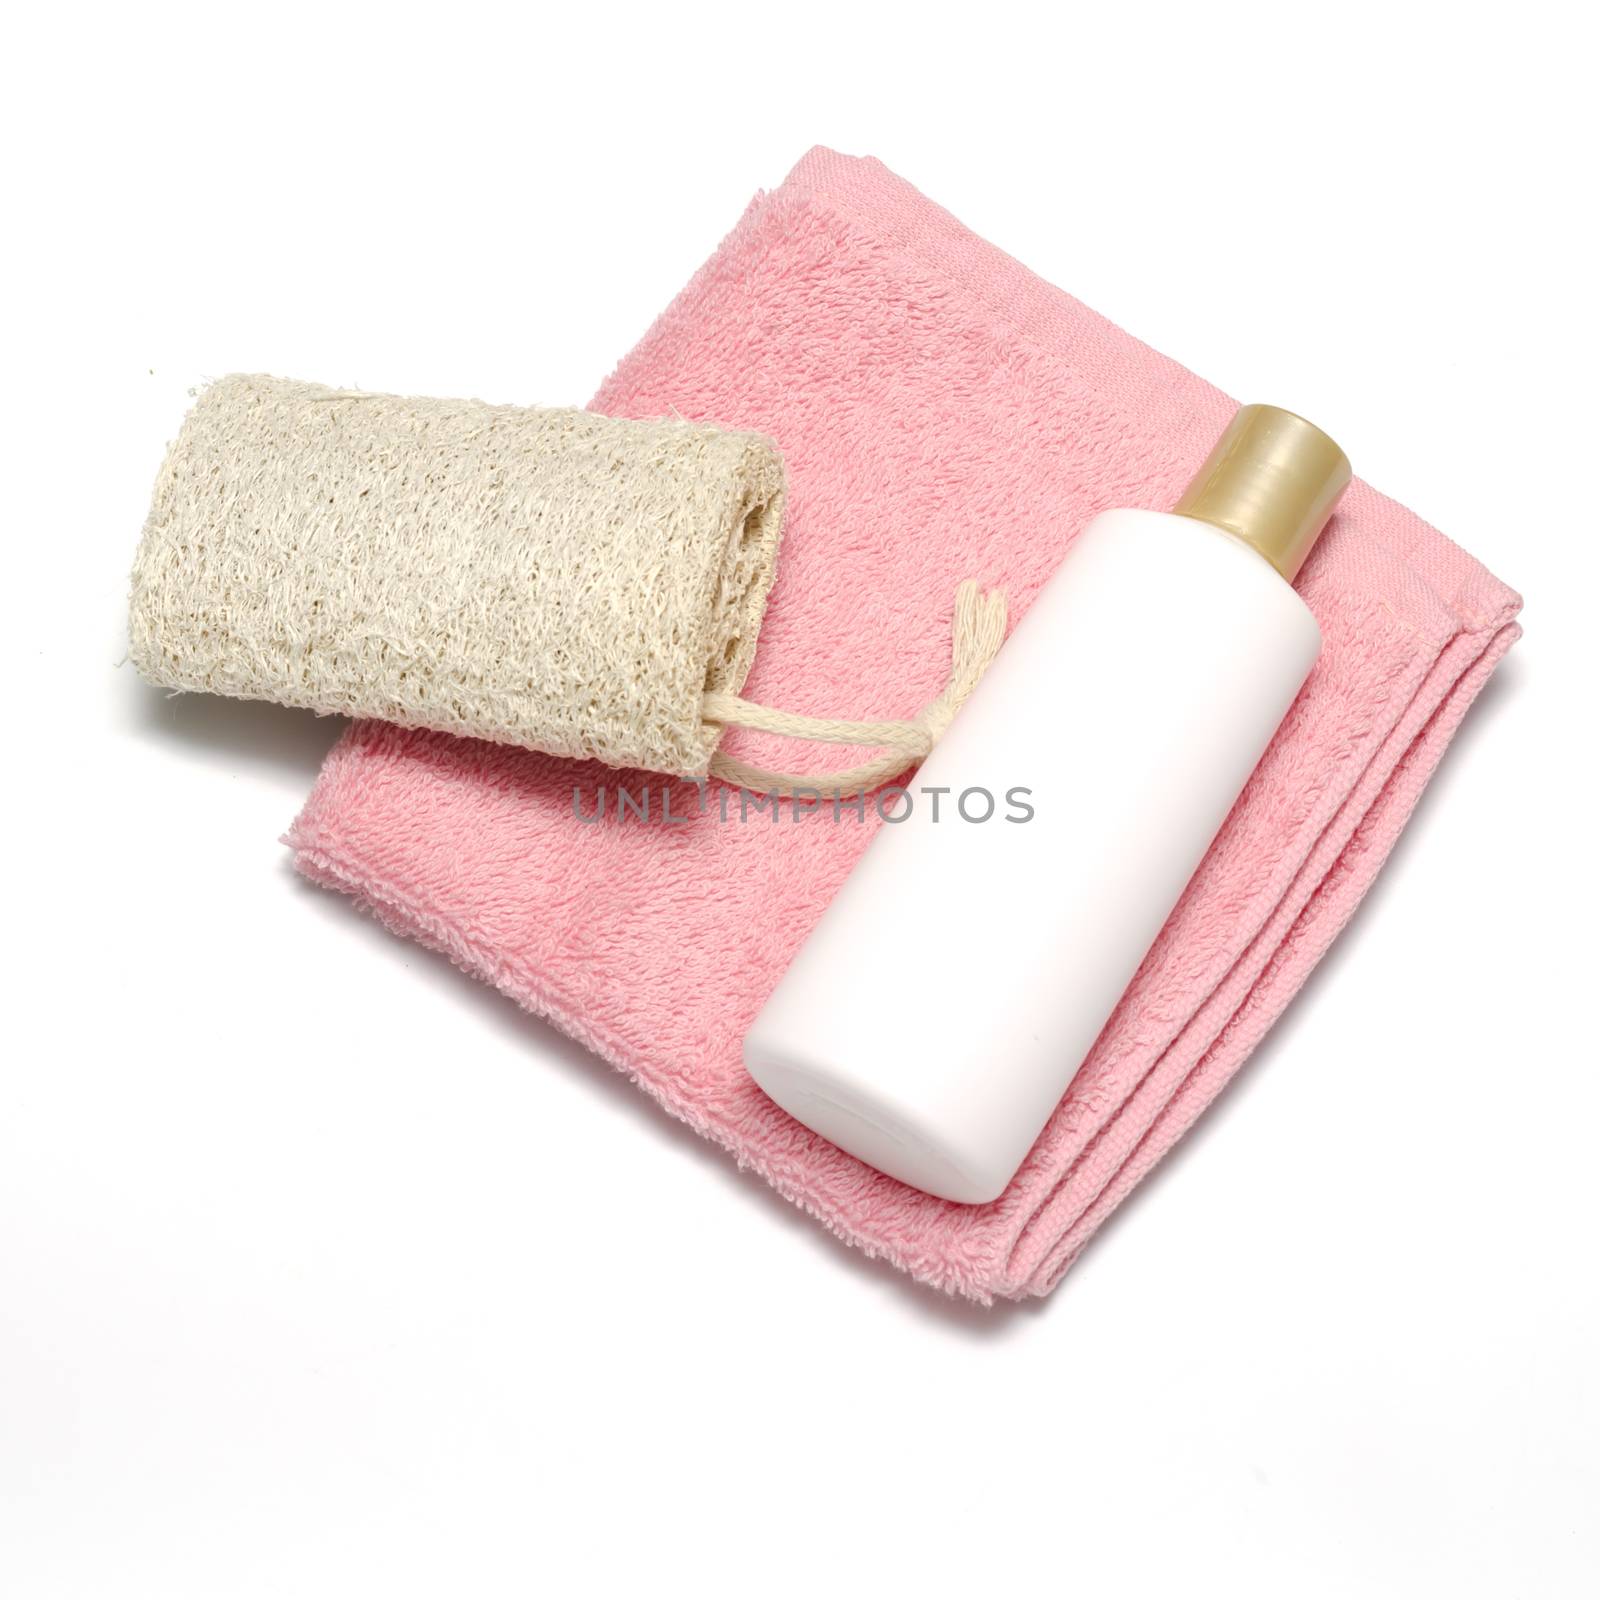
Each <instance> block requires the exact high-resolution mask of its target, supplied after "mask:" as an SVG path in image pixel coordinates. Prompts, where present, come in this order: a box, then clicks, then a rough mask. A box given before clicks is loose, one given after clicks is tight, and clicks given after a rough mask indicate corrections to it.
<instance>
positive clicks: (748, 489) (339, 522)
mask: <svg viewBox="0 0 1600 1600" xmlns="http://www.w3.org/2000/svg"><path fill="white" fill-rule="evenodd" d="M782 518H783V463H782V461H781V460H780V459H779V456H778V453H777V451H776V449H775V448H774V446H773V445H772V444H771V442H770V441H768V440H766V439H763V438H759V437H757V436H755V435H754V434H746V433H728V432H724V431H722V430H721V429H718V428H715V427H710V426H707V425H705V424H702V423H690V422H683V421H621V420H616V419H613V418H610V417H603V416H597V415H595V414H594V413H593V412H590V411H544V410H531V409H528V408H526V407H520V406H491V405H485V404H484V403H483V402H482V401H478V400H418V399H402V398H399V397H397V396H395V395H384V394H364V393H356V392H351V391H348V390H337V389H325V388H323V387H322V386H321V385H319V384H310V383H292V382H288V381H285V380H284V379H281V378H266V377H231V378H224V379H222V380H221V381H220V382H218V383H215V384H213V385H212V386H211V387H210V388H208V389H207V390H205V392H204V393H203V394H202V395H201V396H200V399H199V401H198V403H197V404H196V405H195V407H194V409H193V410H192V411H191V412H190V413H189V416H188V418H187V419H186V420H185V422H184V424H183V428H182V431H181V432H180V433H179V435H178V438H177V440H176V442H175V443H174V444H173V446H172V448H171V450H170V451H169V452H168V454H167V459H166V462H165V464H164V465H163V467H162V469H161V476H160V478H159V479H158V480H157V482H156V489H155V496H154V500H153V503H152V505H151V508H150V517H149V521H148V522H147V523H146V524H145V530H144V538H143V541H142V542H141V544H140V548H139V554H138V559H137V563H136V565H135V567H134V572H133V598H132V604H131V608H130V621H129V632H130V635H131V638H132V655H133V660H134V662H135V664H136V665H137V666H138V668H139V670H140V672H142V673H143V674H144V675H145V677H147V678H149V679H151V680H152V681H153V682H155V683H158V684H162V685H164V686H165V687H167V688H172V689H203V690H210V691H211V692H213V693H216V694H228V695H238V696H242V697H243V698H245V699H252V700H276V701H279V702H281V703H282V704H284V705H290V706H307V707H310V708H311V709H312V710H314V711H329V712H343V713H346V714H348V715H352V716H358V717H382V718H383V719H384V720H385V721H388V722H394V723H399V724H401V725H403V726H405V727H410V728H437V729H443V730H446V731H448V732H451V733H464V734H475V735H478V736H480V737H482V738H485V739H493V740H496V741H499V742H501V743H505V744H513V745H521V746H524V747H526V748H528V749H534V750H543V751H548V752H549V753H550V754H552V755H558V756H587V757H592V758H594V759H596V760H599V761H604V762H606V763H608V764H610V765H612V766H618V767H644V768H648V769H649V770H650V771H653V772H670V773H677V774H683V775H694V774H703V773H704V772H705V771H706V766H707V763H708V761H709V759H710V757H711V754H712V752H713V750H714V749H715V748H716V745H717V743H718V741H719V740H720V738H721V736H722V732H723V730H722V728H721V726H719V725H716V724H712V723H707V722H706V721H704V720H703V719H702V716H701V701H702V698H703V696H704V695H705V694H706V693H707V691H712V692H718V693H727V694H737V693H738V691H739V688H740V686H741V685H742V684H743V682H744V679H745V675H746V674H747V673H748V672H749V670H750V662H751V659H752V657H753V655H754V653H755V647H756V637H757V634H758V632H759V630H760V627H761V614H762V612H763V610H764V609H765V607H766V602H767V591H768V590H769V589H770V588H771V585H772V575H773V568H774V563H775V561H776V558H777V548H778V533H779V528H780V526H781V523H782Z"/></svg>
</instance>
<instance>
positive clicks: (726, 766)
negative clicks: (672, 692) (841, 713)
mask: <svg viewBox="0 0 1600 1600" xmlns="http://www.w3.org/2000/svg"><path fill="white" fill-rule="evenodd" d="M1005 633H1006V597H1005V594H1004V593H1003V592H1002V591H1001V590H998V589H991V590H990V591H989V593H988V594H983V593H981V592H980V590H979V588H978V585H977V584H976V583H974V582H972V580H971V579H968V580H967V581H966V582H965V583H963V584H961V586H960V587H959V588H958V589H957V590H956V604H955V617H954V621H953V623H952V625H951V646H950V677H949V680H948V681H947V682H946V684H945V686H944V689H943V691H942V692H941V693H940V694H939V696H938V697H937V698H936V699H934V700H930V701H929V702H928V704H927V705H926V706H924V707H923V708H922V710H921V711H920V712H918V713H917V715H916V716H915V717H911V718H909V719H906V720H903V721H879V722H852V721H845V720H843V719H840V718H836V717H807V716H801V715H799V714H798V713H796V712H792V711H779V710H776V709H774V708H773V707H771V706H763V705H757V704H756V703H755V702H754V701H751V700H745V699H743V698H741V697H740V696H738V695H733V694H726V693H718V692H715V691H713V692H708V693H707V694H706V696H705V697H704V699H702V701H701V702H700V714H701V716H702V717H703V718H704V719H705V721H706V722H708V723H712V724H717V725H720V726H721V727H724V728H734V727H737V728H751V729H755V730H757V731H759V732H761V733H772V734H778V735H780V736H782V737H784V738H790V739H808V740H811V741H813V742H816V743H820V744H858V745H884V746H887V747H888V748H887V750H886V751H885V753H884V754H883V755H881V756H878V757H876V758H875V759H873V760H871V761H866V762H862V763H861V764H860V765H859V766H854V767H847V768H844V769H842V770H839V771H834V772H821V773H795V772H778V771H773V770H771V769H769V768H766V767H758V766H753V765H751V764H750V763H748V762H745V761H741V760H739V759H738V758H737V757H735V756H730V755H726V754H724V753H723V752H722V750H721V749H720V748H719V749H718V750H716V751H715V752H714V753H713V754H712V757H711V762H710V775H711V776H712V777H713V778H720V779H721V780H722V781H723V782H724V783H731V784H734V785H736V786H737V787H739V788H741V789H754V790H757V791H758V792H760V793H763V794H776V795H783V796H788V797H792V796H794V795H795V794H797V793H803V794H806V795H814V796H817V797H819V798H839V799H843V798H845V797H847V796H850V795H854V794H860V793H863V792H865V791H867V790H871V789H876V788H877V787H878V786H879V785H880V784H884V783H887V782H888V781H889V780H890V779H891V778H895V777H898V776H899V775H900V774H901V773H902V772H904V771H905V770H906V769H907V768H908V767H910V766H912V765H914V764H915V763H916V762H919V761H921V760H922V759H923V758H924V757H926V756H927V754H928V752H929V751H930V750H932V749H933V747H934V745H936V744H937V743H938V742H939V740H940V738H941V737H942V736H943V734H944V731H945V729H946V728H948V727H949V726H950V724H951V723H952V722H953V721H954V720H955V715H956V713H957V712H958V711H959V710H960V709H961V707H962V706H963V705H964V704H965V703H966V700H967V696H968V695H970V694H971V693H972V691H973V690H974V689H975V688H976V687H977V686H978V682H979V680H980V679H981V678H982V677H983V675H984V673H985V672H987V671H988V669H989V664H990V662H992V661H993V660H994V658H995V656H996V655H997V654H998V653H999V650H1000V646H1001V645H1002V644H1003V643H1004V642H1005Z"/></svg>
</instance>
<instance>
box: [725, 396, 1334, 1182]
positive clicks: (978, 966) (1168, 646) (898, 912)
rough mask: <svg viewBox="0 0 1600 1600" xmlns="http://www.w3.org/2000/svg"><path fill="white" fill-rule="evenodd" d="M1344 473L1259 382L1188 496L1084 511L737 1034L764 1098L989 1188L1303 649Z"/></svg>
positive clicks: (1186, 873)
mask: <svg viewBox="0 0 1600 1600" xmlns="http://www.w3.org/2000/svg"><path fill="white" fill-rule="evenodd" d="M1349 479H1350V464H1349V462H1348V461H1347V460H1346V459H1345V456H1344V453H1343V452H1342V451H1341V450H1340V449H1339V447H1338V446H1337V445H1336V444H1334V442H1333V441H1332V440H1331V439H1329V438H1328V437H1327V435H1326V434H1324V433H1322V432H1321V431H1320V430H1319V429H1317V428H1315V427H1313V426H1312V425H1311V424H1310V423H1309V422H1306V421H1305V420H1304V419H1303V418H1300V417H1297V416H1295V415H1294V414H1293V413H1291V412H1287V411H1280V410H1278V409H1276V408H1275V407H1271V406H1247V407H1245V408H1244V409H1243V410H1241V411H1240V412H1239V413H1238V414H1237V416H1236V417H1235V418H1234V420H1233V423H1232V424H1231V425H1230V427H1229V428H1228V430H1227V432H1226V433H1225V434H1224V435H1223V437H1222V439H1221V440H1220V441H1219V442H1218V444H1217V447H1216V449H1215V450H1213V451H1212V453H1211V456H1210V457H1209V458H1208V460H1207V461H1206V464H1205V466H1204V467H1202V468H1201V470H1200V473H1199V474H1198V475H1197V476H1196V478H1195V480H1194V482H1193V483H1192V484H1191V485H1190V487H1189V489H1188V491H1187V492H1186V493H1185V494H1184V496H1183V498H1182V499H1181V500H1180V502H1179V504H1178V507H1177V510H1176V511H1174V512H1161V511H1108V512H1105V513H1103V514H1102V515H1100V516H1098V517H1096V518H1095V519H1094V520H1093V521H1092V522H1091V523H1090V524H1089V525H1088V527H1087V528H1085V529H1084V531H1083V533H1082V534H1081V535H1080V536H1079V538H1078V540H1077V542H1076V543H1075V544H1074V546H1073V548H1072V550H1071V552H1070V554H1069V555H1068V556H1067V558H1066V560H1065V561H1064V562H1063V563H1062V566H1061V568H1060V570H1059V571H1058V572H1057V573H1056V574H1055V576H1054V577H1052V578H1051V580H1050V581H1049V583H1048V584H1046V586H1045V587H1044V589H1043V590H1042V591H1041V592H1040V594H1039V596H1038V597H1037V599H1036V600H1035V601H1034V603H1033V605H1032V607H1031V608H1030V609H1029V611H1028V613H1027V615H1026V617H1025V618H1024V619H1023V620H1022V622H1021V623H1020V624H1019V625H1018V626H1017V628H1016V629H1015V631H1014V633H1013V634H1012V636H1011V638H1010V639H1009V640H1008V641H1007V643H1006V645H1005V647H1004V648H1003V649H1002V650H1001V652H1000V655H999V657H998V658H997V660H996V661H995V663H994V664H993V665H992V666H991V667H990V669H989V671H988V674H987V676H986V677H985V678H984V680H983V681H982V682H981V683H980V684H979V685H978V687H977V689H976V690H975V691H974V693H973V695H972V697H971V699H970V700H969V701H968V702H967V704H966V706H965V707H964V708H963V710H962V711H961V713H960V715H959V716H958V717H957V718H956V720H955V722H954V724H953V725H952V727H951V728H950V729H949V731H948V732H947V733H946V734H945V736H944V738H943V739H942V740H941V741H940V743H939V745H938V747H937V748H936V749H935V750H934V752H933V754H932V755H931V756H929V757H928V759H927V760H926V761H925V762H924V763H923V765H922V768H921V770H920V771H919V772H918V773H917V774H916V775H915V776H914V777H913V778H910V779H907V780H905V786H906V789H907V791H908V793H907V795H905V796H903V797H898V798H895V799H894V801H893V804H892V805H889V806H886V807H885V812H886V815H888V816H890V817H893V816H896V815H899V816H901V817H902V818H903V820H900V821H890V822H886V823H885V824H884V826H883V827H881V828H880V829H879V832H878V835H877V837H876V838H875V839H874V840H873V842H872V844H871V845H870V846H869V847H868V849H867V851H866V852H865V854H864V855H863V857H862V859H861V862H860V863H859V865H858V866H857V867H856V869H855V871H854V872H853V873H852V874H851V876H850V877H849V879H848V880H847V881H846V883H845V884H844V887H843V888H842V890H841V891H840V893H839V895H838V896H837V898H836V899H835V900H834V902H833V904H832V905H831V906H829V908H828V910H827V911H826V912H825V913H824V915H823V917H822V920H821V922H820V923H819V924H818V926H817V927H816V929H815V930H814V931H813V933H812V935H811V937H810V938H809V939H808V940H807V942H806V943H805V945H804V946H803V947H802V949H801V950H800V953H799V954H798V956H797V957H796V958H795V960H794V962H793V963H792V965H791V966H790V968H789V970H788V972H787V973H786V974H785V975H784V977H783V979H782V980H781V981H780V983H779V984H778V987H777V989H776V990H775V991H774V993H773V995H772V997H771V999H770V1000H769V1001H768V1002H767V1004H766V1006H765V1008H764V1009H763V1010H762V1012H761V1013H760V1015H759V1016H758V1017H757V1019H756V1021H755V1023H754V1024H753V1026H752V1027H751V1029H750V1032H749V1033H748V1035H747V1036H746V1038H745V1043H744V1059H745V1064H746V1066H747V1067H748V1068H749V1070H750V1072H751V1074H752V1075H753V1077H754V1078H755V1080H756V1082H757V1083H759V1084H760V1085H761V1087H762V1088H763V1089H764V1090H765V1091H766V1092H767V1093H768V1094H769V1095H771V1097H772V1098H773V1099H774V1100H776V1101H777V1102H778V1104H779V1105H781V1106H782V1107H784V1109H785V1110H787V1111H789V1112H790V1113H791V1114H792V1115H793V1116H795V1117H797V1118H798V1119H799V1120H800V1121H802V1122H804V1123H805V1124H807V1126H809V1127H811V1128H813V1129H815V1130H816V1131H817V1132H818V1133H820V1134H822V1135H824V1136H825V1137H826V1138H828V1139H831V1140H833V1142H834V1143H835V1144H838V1145H840V1146H842V1147H843V1148H844V1149H846V1150H848V1151H850V1152H851V1153H852V1154H854V1155H856V1156H859V1157H860V1158H861V1159H862V1160H863V1161H866V1162H869V1163H870V1164H871V1165H872V1166H875V1167H877V1168H879V1169H880V1170H882V1171H884V1172H887V1173H889V1174H891V1175H892V1176H893V1177H896V1178H899V1179H901V1180H903V1181H904V1182H906V1183H909V1184H913V1185H915V1186H916V1187H917V1188H919V1189H924V1190H927V1191H928V1192H929V1193H930V1194H935V1195H940V1196H943V1197H944V1198H946V1199H949V1200H958V1201H967V1202H974V1203H976V1202H981V1201H987V1200H993V1199H994V1198H996V1197H997V1196H998V1195H999V1194H1000V1193H1001V1191H1002V1190H1003V1189H1004V1188H1005V1186H1006V1184H1007V1183H1008V1182H1009V1181H1010V1180H1011V1177H1012V1176H1013V1174H1014V1173H1015V1172H1016V1170H1017V1168H1018V1167H1019V1166H1020V1165H1021V1163H1022V1160H1023V1158H1024V1157H1025V1156H1026V1155H1027V1153H1028V1150H1029V1148H1030V1147H1031V1146H1032V1144H1033V1141H1034V1140H1035V1139H1036V1138H1037V1137H1038V1134H1039V1132H1040V1130H1041V1128H1042V1127H1043V1126H1044V1124H1045V1122H1046V1121H1047V1120H1048V1118H1049V1116H1050V1113H1051V1112H1052V1111H1053V1110H1054V1109H1055V1107H1056V1105H1057V1103H1058V1102H1059V1100H1060V1099H1061V1096H1062V1094H1063V1093H1064V1092H1065V1091H1066V1089H1067V1087H1068V1085H1069V1084H1070V1083H1071V1081H1072V1078H1073V1077H1074V1075H1075V1074H1076V1072H1077V1070H1078V1068H1079V1066H1080V1065H1081V1064H1082V1062H1083V1059H1084V1057H1085V1056H1086V1055H1087V1054H1088V1052H1089V1048H1090V1046H1091V1045H1092V1044H1093V1043H1094V1041H1095V1039H1096V1037H1097V1036H1098V1034H1099V1033H1100V1030H1101V1028H1102V1027H1103V1026H1104V1025H1105V1022H1106V1020H1107V1018H1108V1017H1109V1016H1110V1015H1111V1012H1112V1010H1113V1009H1114V1008H1115V1006H1116V1004H1117V1001H1118V1000H1119V999H1120V998H1121V996H1122V993H1123V991H1124V989H1126V987H1127V985H1128V982H1129V980H1130V979H1131V978H1132V977H1133V974H1134V973H1135V971H1136V970H1137V969H1138V966H1139V964H1140V962H1141V961H1142V960H1143V958H1144V956H1145V954H1146V952H1147V951H1148V950H1149V948H1150V946H1151V944H1152V943H1153V942H1154V940H1155V937H1156V935H1157V934H1158V933H1159V932H1160V931H1161V927H1162V924H1163V923H1164V922H1165V921H1166V918H1167V916H1168V914H1169V913H1170V912H1171V910H1172V908H1173V906H1174V905H1175V904H1176V903H1177V901H1178V898H1179V896H1180V895H1181V894H1182V892H1183V888H1184V885H1185V884H1186V883H1187V882H1188V881H1189V878H1190V877H1191V876H1192V875H1193V873H1194V870H1195V868H1196V867H1197V866H1198V865H1199V864H1200V861H1201V858H1202V857H1203V856H1204V854H1205V852H1206V849H1207V847H1208V846H1209V845H1210V843H1211V841H1212V838H1213V837H1214V836H1215V834H1216V832H1217V830H1218V829H1219V828H1220V827H1221V825H1222V823H1223V821H1224V819H1225V818H1226V816H1227V814H1228V812H1229V810H1230V809H1231V807H1232V805H1233V803H1234V801H1235V799H1236V798H1237V797H1238V794H1239V791H1240V790H1241V789H1242V788H1243V787H1244V784H1245V780H1246V779H1247V778H1248V777H1249V776H1250V773H1251V771H1252V770H1253V768H1254V767H1255V765H1256V762H1257V761H1258V760H1260V758H1261V755H1262V752H1263V751H1264V750H1265V749H1266V747H1267V744H1268V742H1269V741H1270V740H1271V738H1272V735H1273V732H1274V730H1275V729H1276V728H1277V726H1278V724H1279V722H1280V721H1281V720H1282V718H1283V716H1284V713H1285V712H1286V711H1287V710H1288V709H1289V706H1290V704H1291V703H1292V702H1293V700H1294V698H1295V695H1296V694H1297V693H1298V691H1299V689H1300V686H1301V684H1302V683H1303V681H1304V680H1305V677H1306V675H1307V673H1308V672H1309V671H1310V670H1311V666H1312V663H1313V662H1314V661H1315V660H1316V656H1317V652H1318V650H1319V649H1320V648H1321V636H1320V634H1319V633H1318V630H1317V624H1316V622H1315V620H1314V619H1313V617H1312V615H1311V612H1310V610H1309V609H1308V608H1307V607H1306V605H1305V603H1304V601H1302V600H1301V599H1300V597H1299V595H1297V594H1296V593H1295V591H1294V589H1293V588H1292V587H1291V583H1292V581H1293V579H1294V576H1295V574H1296V573H1297V572H1298V571H1299V568H1300V564H1301V562H1302V561H1303V560H1304V559H1305V556H1306V554H1307V553H1308V552H1309V550H1310V548H1311V545H1312V543H1313V542H1314V541H1315V539H1316V537H1317V535H1318V534H1319V533H1320V532H1321V531H1322V528H1323V525H1324V524H1325V523H1326V522H1327V520H1328V517H1329V515H1330V514H1331V512H1332V510H1333V507H1334V504H1335V502H1336V501H1337V500H1338V498H1339V496H1340V494H1341V493H1342V492H1343V490H1344V487H1345V485H1346V484H1347V483H1348V482H1349ZM1022 790H1025V791H1027V792H1026V794H1025V795H1024V794H1019V793H1018V792H1017V791H1022ZM991 802H992V806H993V811H992V814H987V818H986V820H980V819H983V818H984V817H985V815H986V813H987V812H988V808H989V806H990V804H991ZM1030 813H1031V814H1030ZM969 819H970V820H969Z"/></svg>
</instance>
